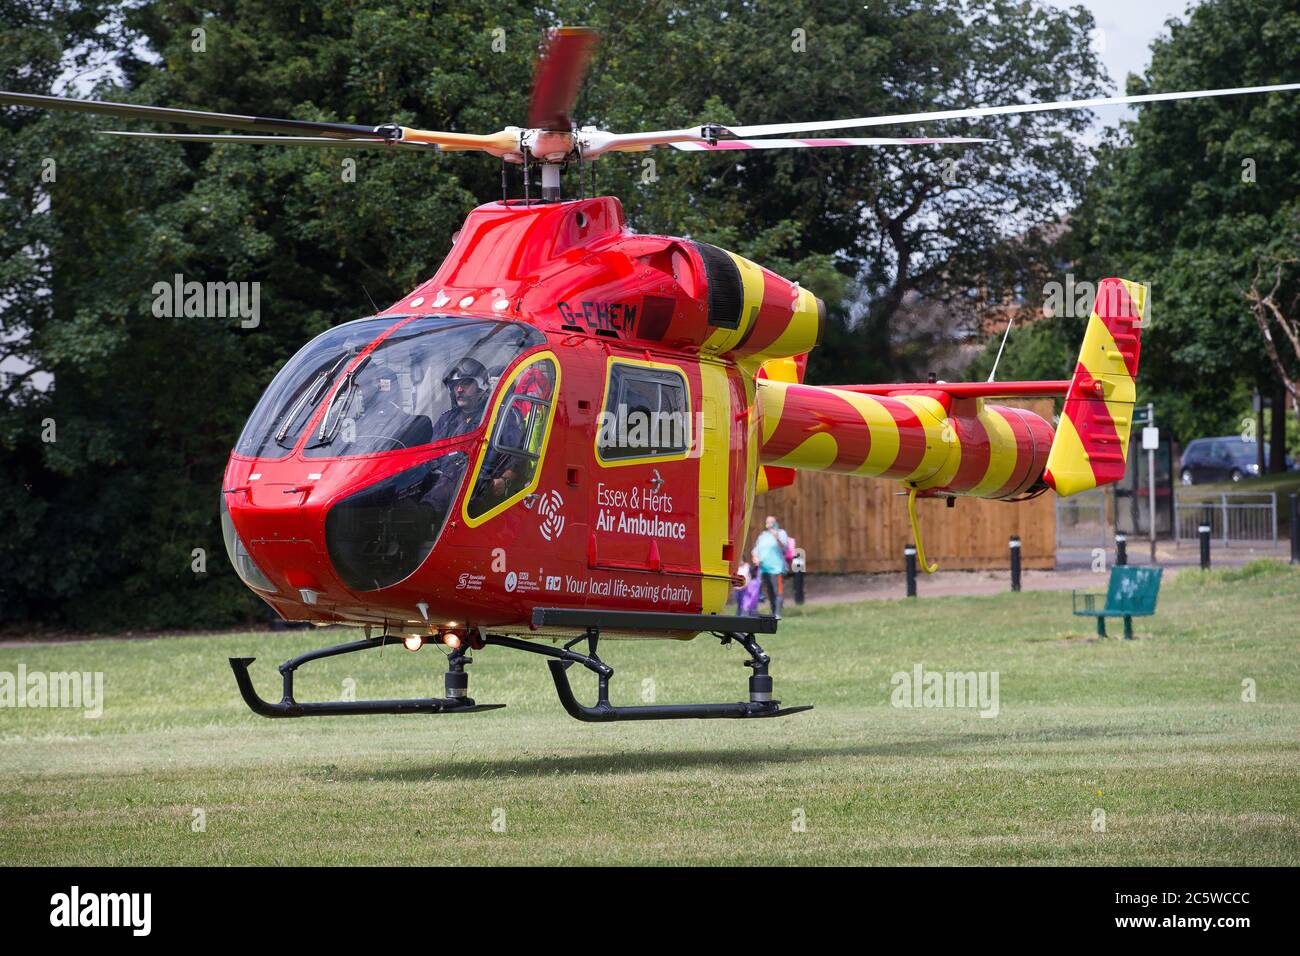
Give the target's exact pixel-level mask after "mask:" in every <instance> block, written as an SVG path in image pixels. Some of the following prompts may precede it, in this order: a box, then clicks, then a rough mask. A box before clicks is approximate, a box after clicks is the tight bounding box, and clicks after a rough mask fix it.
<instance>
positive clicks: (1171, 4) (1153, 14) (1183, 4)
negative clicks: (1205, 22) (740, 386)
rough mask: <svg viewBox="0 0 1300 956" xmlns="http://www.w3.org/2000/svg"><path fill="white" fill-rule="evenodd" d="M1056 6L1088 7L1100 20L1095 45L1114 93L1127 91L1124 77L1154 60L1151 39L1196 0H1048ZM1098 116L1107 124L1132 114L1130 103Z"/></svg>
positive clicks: (1143, 68)
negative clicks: (1127, 105) (1152, 58)
mask: <svg viewBox="0 0 1300 956" xmlns="http://www.w3.org/2000/svg"><path fill="white" fill-rule="evenodd" d="M1045 2H1046V3H1047V4H1048V5H1049V6H1053V7H1061V8H1067V7H1074V6H1083V7H1087V8H1088V10H1090V11H1091V12H1092V16H1093V19H1095V20H1096V21H1097V33H1096V34H1095V35H1094V36H1093V48H1094V49H1095V50H1096V51H1097V53H1098V55H1099V56H1100V57H1101V60H1102V62H1103V63H1104V64H1105V65H1106V72H1107V73H1109V74H1110V78H1111V82H1113V83H1114V84H1115V90H1114V93H1112V95H1122V94H1123V93H1124V79H1125V77H1127V76H1128V74H1130V73H1142V72H1143V71H1144V70H1145V69H1146V68H1147V66H1148V65H1149V64H1150V62H1151V41H1152V40H1154V39H1155V38H1156V37H1158V36H1159V35H1160V34H1161V33H1163V32H1164V24H1165V21H1166V20H1168V19H1169V18H1170V17H1176V18H1178V19H1180V20H1182V19H1185V14H1186V12H1187V9H1188V7H1189V6H1195V5H1196V4H1195V2H1194V0H1191V2H1189V0H1045ZM1096 113H1097V118H1098V120H1099V121H1100V122H1101V123H1102V124H1104V125H1107V126H1112V125H1114V124H1116V123H1118V122H1119V121H1120V120H1121V119H1123V118H1126V117H1130V116H1131V108H1130V107H1121V106H1105V107H1102V108H1100V109H1098V110H1097V111H1096Z"/></svg>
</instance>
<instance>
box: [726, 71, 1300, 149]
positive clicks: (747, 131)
mask: <svg viewBox="0 0 1300 956" xmlns="http://www.w3.org/2000/svg"><path fill="white" fill-rule="evenodd" d="M1282 90H1300V83H1280V84H1277V85H1274V86H1241V87H1235V88H1233V89H1225V90H1190V91H1187V92H1178V93H1142V94H1139V95H1137V96H1101V97H1096V98H1094V99H1088V100H1061V101H1059V102H1056V103H1012V104H1010V105H1008V106H977V107H972V108H969V109H959V110H933V111H931V112H928V113H899V114H897V115H894V116H863V117H858V118H857V119H844V120H813V121H811V122H804V123H761V124H758V125H756V126H731V127H728V128H727V129H728V131H729V132H730V133H732V134H734V135H736V136H775V135H778V134H787V133H810V132H813V131H815V130H828V129H856V128H860V127H863V126H889V125H891V124H894V123H924V122H929V121H931V120H946V119H964V118H967V117H975V116H1007V115H1011V114H1014V113H1040V112H1044V111H1046V110H1076V109H1090V108H1092V107H1094V106H1122V105H1125V104H1129V103H1160V102H1165V101H1168V100H1191V99H1198V98H1200V97H1210V96H1236V95H1238V94H1244V93H1274V92H1280V91H1282Z"/></svg>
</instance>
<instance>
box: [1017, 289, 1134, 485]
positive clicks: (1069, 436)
mask: <svg viewBox="0 0 1300 956" xmlns="http://www.w3.org/2000/svg"><path fill="white" fill-rule="evenodd" d="M1146 314H1147V288H1146V286H1143V285H1140V284H1139V283H1136V282H1130V281H1128V280H1127V279H1103V280H1102V281H1101V283H1100V284H1099V285H1098V286H1097V301H1096V303H1095V305H1094V306H1093V309H1092V315H1091V316H1090V317H1089V319H1088V328H1087V330H1086V331H1085V332H1084V335H1083V347H1082V348H1081V349H1080V350H1079V364H1078V365H1077V366H1076V367H1075V370H1074V378H1073V380H1072V381H1071V382H1070V390H1069V392H1068V393H1067V394H1066V398H1065V408H1064V410H1063V411H1062V412H1061V422H1060V424H1059V425H1058V426H1057V429H1056V437H1055V439H1053V441H1052V448H1051V451H1050V452H1048V455H1047V469H1046V472H1045V473H1044V475H1043V478H1044V480H1045V481H1046V482H1047V483H1048V484H1049V485H1051V486H1052V488H1054V489H1055V490H1056V493H1057V494H1058V495H1073V494H1078V493H1079V492H1081V491H1087V490H1089V489H1090V488H1096V487H1097V486H1099V485H1104V484H1108V483H1110V482H1112V481H1119V480H1120V479H1121V478H1123V477H1124V470H1125V468H1126V467H1127V464H1128V445H1129V432H1130V430H1131V428H1132V424H1133V403H1134V401H1135V400H1136V397H1137V386H1136V383H1135V381H1134V379H1135V378H1136V376H1137V368H1138V353H1139V352H1140V351H1141V344H1142V342H1141V333H1142V326H1143V324H1144V322H1145V319H1146Z"/></svg>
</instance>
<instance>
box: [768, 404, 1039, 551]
mask: <svg viewBox="0 0 1300 956" xmlns="http://www.w3.org/2000/svg"><path fill="white" fill-rule="evenodd" d="M1001 404H1006V405H1012V404H1015V405H1019V406H1021V407H1023V408H1027V409H1030V410H1031V411H1034V412H1036V413H1038V414H1040V415H1042V416H1043V417H1045V418H1047V419H1048V420H1049V421H1050V420H1051V416H1052V413H1053V412H1052V408H1053V403H1052V401H1051V400H1050V399H1035V400H1030V401H1024V402H1011V401H1005V402H1002V403H1001ZM902 490H903V486H902V484H901V483H900V482H897V481H881V480H879V479H872V478H859V477H855V476H852V475H834V474H829V473H826V472H807V471H805V472H800V473H799V475H798V477H797V478H795V482H794V484H793V485H792V486H790V487H788V488H778V489H776V490H775V491H769V492H767V493H766V494H762V495H759V496H758V497H757V499H755V502H754V519H753V522H752V525H751V535H750V536H751V538H756V537H757V536H758V532H759V531H761V530H762V527H763V518H764V517H765V516H766V515H775V516H776V519H777V520H778V521H780V522H781V527H783V528H785V529H786V530H787V531H788V532H789V533H790V534H791V535H793V536H794V538H795V540H796V542H797V543H798V545H799V547H801V548H804V549H805V550H806V551H807V554H808V570H809V571H810V572H813V573H817V572H822V573H831V574H843V573H847V572H853V571H901V570H903V547H904V545H906V544H908V543H909V542H910V541H911V540H912V531H911V528H910V527H909V525H908V520H907V499H906V497H905V496H903V495H900V494H899V492H900V491H902ZM1055 500H1056V496H1055V495H1054V494H1053V493H1052V492H1050V491H1048V492H1046V493H1044V494H1042V495H1039V496H1038V497H1037V498H1034V499H1033V500H1031V501H1022V502H1018V503H1015V504H1012V503H1009V502H1005V501H988V500H984V499H978V498H958V499H957V503H956V504H955V505H954V506H953V507H951V508H949V507H947V505H946V504H945V502H944V501H942V500H940V499H917V503H916V505H917V507H916V510H917V517H918V520H919V521H920V523H921V536H922V539H921V540H922V543H923V544H924V545H925V554H926V557H927V558H928V559H929V560H930V561H932V562H937V563H938V564H939V566H940V567H941V568H947V569H950V570H980V569H989V568H1006V567H1008V566H1009V563H1010V558H1009V556H1008V540H1009V539H1010V537H1011V535H1019V536H1020V556H1021V566H1022V567H1025V568H1054V567H1056V505H1055ZM749 545H750V546H752V545H753V541H750V542H749Z"/></svg>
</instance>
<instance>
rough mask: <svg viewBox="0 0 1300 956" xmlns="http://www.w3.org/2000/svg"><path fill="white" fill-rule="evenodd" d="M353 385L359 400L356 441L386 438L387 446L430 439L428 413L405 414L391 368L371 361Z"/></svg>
mask: <svg viewBox="0 0 1300 956" xmlns="http://www.w3.org/2000/svg"><path fill="white" fill-rule="evenodd" d="M357 387H358V390H359V391H360V392H361V401H362V412H361V415H360V417H359V418H358V420H357V423H356V431H357V440H358V441H364V440H365V439H367V438H369V439H374V440H376V441H379V442H386V443H387V446H386V447H387V448H415V447H416V446H418V445H427V444H429V442H431V441H432V440H433V439H432V438H431V437H430V435H431V433H432V430H433V429H432V426H431V425H430V424H429V416H428V415H411V414H408V413H407V412H405V411H403V410H402V408H401V406H399V405H398V404H397V400H398V396H399V395H400V393H401V385H400V383H399V382H398V378H397V373H396V372H394V371H393V370H392V369H391V368H389V367H388V366H386V365H372V366H369V367H368V368H365V369H363V370H362V372H361V374H360V376H359V377H358V381H357ZM381 450H382V449H381Z"/></svg>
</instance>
